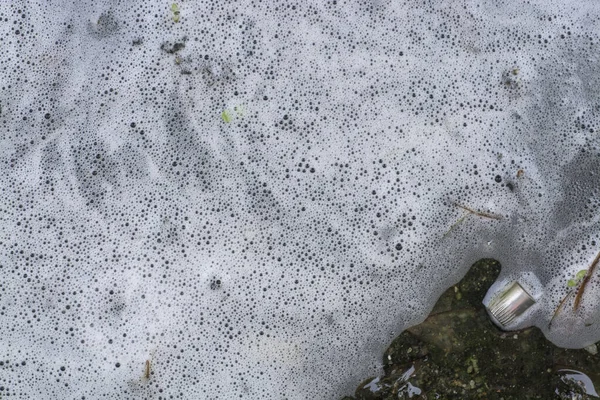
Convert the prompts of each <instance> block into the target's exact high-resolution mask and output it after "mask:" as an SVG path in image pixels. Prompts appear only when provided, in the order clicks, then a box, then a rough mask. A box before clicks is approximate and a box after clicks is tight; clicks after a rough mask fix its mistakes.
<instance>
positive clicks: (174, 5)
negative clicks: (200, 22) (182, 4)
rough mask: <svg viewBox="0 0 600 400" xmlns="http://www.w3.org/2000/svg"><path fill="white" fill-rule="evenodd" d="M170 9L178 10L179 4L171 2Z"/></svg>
mask: <svg viewBox="0 0 600 400" xmlns="http://www.w3.org/2000/svg"><path fill="white" fill-rule="evenodd" d="M171 11H173V12H174V13H176V12H179V6H178V5H177V3H173V4H171Z"/></svg>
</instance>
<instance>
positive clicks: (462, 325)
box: [345, 260, 600, 400]
mask: <svg viewBox="0 0 600 400" xmlns="http://www.w3.org/2000/svg"><path fill="white" fill-rule="evenodd" d="M499 273H500V264H499V263H498V262H496V261H494V260H481V261H479V262H477V263H476V264H475V265H473V266H472V267H471V269H470V270H469V272H468V273H467V274H466V275H465V277H464V278H463V279H462V280H461V281H460V282H459V283H458V284H456V285H454V286H452V287H450V288H449V289H448V290H446V292H445V293H444V294H443V295H442V296H441V297H440V299H439V300H438V302H437V303H436V304H435V306H434V308H433V310H432V311H431V313H430V315H429V316H428V317H427V319H425V321H423V322H422V323H421V324H419V325H416V326H413V327H411V328H409V329H407V330H405V331H404V332H402V333H401V334H400V335H399V336H398V337H397V338H396V339H395V340H394V341H393V342H392V343H391V345H390V346H389V348H388V349H387V351H386V352H385V354H384V357H383V364H384V372H385V373H384V375H383V376H380V377H374V378H373V377H372V378H368V379H367V380H365V381H363V382H362V383H361V384H360V386H359V387H358V389H357V390H356V393H355V399H356V400H376V399H377V400H378V399H381V400H384V399H385V400H391V399H405V398H406V399H409V398H412V399H504V400H510V399H552V398H555V399H593V398H598V397H597V390H598V389H600V359H599V358H598V356H597V355H592V354H591V353H589V352H588V351H586V350H584V349H580V350H572V349H561V348H558V347H556V346H554V345H553V344H552V343H551V342H549V341H548V340H546V339H545V337H544V335H543V334H542V332H541V331H540V330H539V329H538V328H535V327H533V328H528V329H525V330H521V331H515V332H504V331H501V330H500V329H498V328H497V327H496V326H495V325H494V324H493V323H492V322H491V320H490V318H489V317H488V315H487V312H486V310H485V307H484V306H483V304H482V300H483V297H484V296H485V293H486V291H487V289H488V287H489V286H490V285H491V284H492V283H493V282H494V281H495V280H496V278H497V277H498V275H499ZM350 399H352V398H351V397H346V398H345V400H350Z"/></svg>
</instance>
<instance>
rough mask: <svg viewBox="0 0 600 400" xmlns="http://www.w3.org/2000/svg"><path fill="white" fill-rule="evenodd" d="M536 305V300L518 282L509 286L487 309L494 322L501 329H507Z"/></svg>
mask: <svg viewBox="0 0 600 400" xmlns="http://www.w3.org/2000/svg"><path fill="white" fill-rule="evenodd" d="M534 304H535V300H534V299H533V297H531V295H530V294H529V293H527V291H526V290H525V289H523V287H522V286H521V285H520V284H519V283H518V282H513V283H511V284H510V285H508V286H507V287H506V288H505V289H504V290H503V291H502V292H500V293H499V294H497V295H496V296H495V297H494V298H493V299H492V300H491V301H490V303H489V304H488V306H487V307H486V309H487V311H488V313H489V314H490V317H491V319H492V321H494V323H495V324H496V325H498V327H499V328H500V329H506V327H507V326H508V325H510V324H511V323H512V322H513V321H514V320H515V318H517V317H518V316H519V315H521V314H523V313H524V312H525V310H527V309H528V308H529V307H531V306H532V305H534Z"/></svg>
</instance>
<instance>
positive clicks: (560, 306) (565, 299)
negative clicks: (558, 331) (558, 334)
mask: <svg viewBox="0 0 600 400" xmlns="http://www.w3.org/2000/svg"><path fill="white" fill-rule="evenodd" d="M573 293H575V291H574V290H573V289H571V290H569V293H567V295H566V296H565V297H563V299H562V300H561V301H560V303H558V307H556V311H554V314H552V318H550V322H548V329H550V327H551V326H552V322H554V320H555V319H556V317H558V314H560V311H561V310H562V308H563V307H564V305H565V303H566V302H567V300H568V299H569V297H571V296H572V295H573Z"/></svg>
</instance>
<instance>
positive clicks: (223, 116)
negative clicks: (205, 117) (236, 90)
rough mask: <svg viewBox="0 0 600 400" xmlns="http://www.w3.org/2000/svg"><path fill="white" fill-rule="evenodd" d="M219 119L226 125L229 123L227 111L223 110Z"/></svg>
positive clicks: (229, 116)
mask: <svg viewBox="0 0 600 400" xmlns="http://www.w3.org/2000/svg"><path fill="white" fill-rule="evenodd" d="M221 119H222V120H223V121H225V122H227V123H230V122H231V115H229V111H227V110H225V111H223V112H222V113H221Z"/></svg>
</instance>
